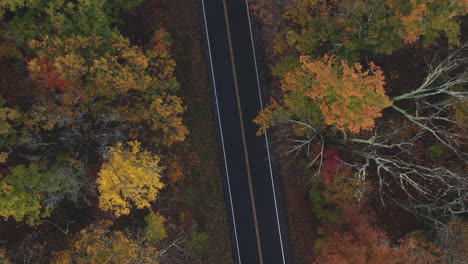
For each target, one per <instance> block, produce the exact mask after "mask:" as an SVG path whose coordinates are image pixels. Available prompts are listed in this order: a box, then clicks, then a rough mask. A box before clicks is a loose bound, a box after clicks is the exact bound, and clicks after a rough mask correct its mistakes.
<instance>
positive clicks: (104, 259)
mask: <svg viewBox="0 0 468 264" xmlns="http://www.w3.org/2000/svg"><path fill="white" fill-rule="evenodd" d="M137 252H138V243H137V242H136V241H134V240H131V239H129V238H128V237H127V236H125V234H124V233H123V232H120V231H114V232H112V231H109V230H108V229H107V228H105V226H102V225H99V224H92V225H90V226H89V227H87V228H85V229H83V230H81V231H80V233H79V234H78V235H77V236H76V237H75V240H74V242H73V247H72V248H71V249H68V250H63V251H60V252H57V253H55V254H54V256H53V259H52V263H54V264H72V263H74V264H115V263H119V264H133V263H136V260H137V258H138V254H137Z"/></svg>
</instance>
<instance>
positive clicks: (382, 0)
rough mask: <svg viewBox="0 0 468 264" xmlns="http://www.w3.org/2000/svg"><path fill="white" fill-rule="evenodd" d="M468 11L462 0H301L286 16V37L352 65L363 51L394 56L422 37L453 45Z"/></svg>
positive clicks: (302, 48)
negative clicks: (442, 39) (287, 23)
mask: <svg viewBox="0 0 468 264" xmlns="http://www.w3.org/2000/svg"><path fill="white" fill-rule="evenodd" d="M467 10H468V6H467V3H466V1H464V0H456V1H451V0H441V1H434V0H414V1H405V0H392V1H386V0H366V1H361V0H352V1H321V0H299V1H294V2H292V4H291V8H290V9H289V10H288V11H287V12H286V13H285V17H286V18H287V19H288V20H289V21H290V24H289V25H288V27H287V31H286V33H285V39H286V41H287V43H288V44H289V45H290V46H292V47H294V48H295V49H296V50H297V51H298V52H299V53H300V54H301V55H306V54H311V53H312V52H314V51H316V50H318V49H319V48H320V49H322V50H326V52H328V53H332V54H338V55H340V57H342V58H348V59H350V60H351V61H355V60H356V58H357V57H356V56H357V55H358V53H359V52H361V51H365V52H370V53H372V54H375V53H386V54H391V53H392V52H393V51H395V50H397V49H399V48H401V47H402V46H403V44H404V43H414V42H416V41H418V40H419V39H420V38H422V40H423V41H422V42H423V44H424V45H426V46H429V45H432V44H434V43H435V41H436V40H437V38H438V37H439V36H441V35H445V36H446V37H447V39H448V42H449V44H450V46H455V45H459V44H460V40H459V36H460V26H459V24H458V19H459V18H460V17H461V16H463V15H464V14H466V13H467Z"/></svg>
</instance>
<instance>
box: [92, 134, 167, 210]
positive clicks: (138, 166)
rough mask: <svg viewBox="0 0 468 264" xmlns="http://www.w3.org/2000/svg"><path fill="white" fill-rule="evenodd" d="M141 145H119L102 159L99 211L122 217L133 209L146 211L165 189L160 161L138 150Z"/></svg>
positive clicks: (98, 181) (99, 182)
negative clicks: (144, 209)
mask: <svg viewBox="0 0 468 264" xmlns="http://www.w3.org/2000/svg"><path fill="white" fill-rule="evenodd" d="M140 145H141V143H140V142H138V141H131V142H129V143H128V144H127V146H126V147H124V145H123V144H122V143H118V144H117V145H116V146H115V147H111V148H110V149H109V152H108V153H107V154H106V155H105V158H106V159H107V162H106V163H104V164H103V165H102V167H101V170H100V172H99V178H98V180H97V183H98V188H99V191H100V193H101V196H100V198H99V206H100V208H101V209H102V210H104V211H108V210H110V211H112V212H113V213H114V214H115V215H116V216H121V215H126V214H129V213H130V208H131V207H132V206H133V205H134V206H135V207H137V208H139V209H141V208H148V207H150V202H152V201H155V200H156V198H157V196H158V192H159V189H161V188H163V187H164V184H163V183H162V182H161V171H162V168H161V167H160V166H159V157H158V156H156V155H153V154H151V153H150V152H148V151H143V150H141V149H140Z"/></svg>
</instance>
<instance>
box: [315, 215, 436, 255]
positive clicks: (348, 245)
mask: <svg viewBox="0 0 468 264" xmlns="http://www.w3.org/2000/svg"><path fill="white" fill-rule="evenodd" d="M342 212H343V216H342V217H343V218H344V219H346V220H345V222H346V225H345V226H346V227H347V228H341V230H340V228H338V230H337V231H334V232H333V233H332V234H330V235H329V236H328V237H327V238H325V241H324V242H322V244H321V252H320V254H319V255H318V256H317V259H316V263H323V264H327V263H330V264H332V263H333V264H338V263H342V264H347V263H349V264H352V263H373V264H374V263H380V264H385V263H388V264H404V263H418V264H426V263H440V261H443V257H444V255H443V252H442V251H441V250H440V249H438V248H436V247H435V246H433V245H432V246H431V247H430V248H429V249H425V248H423V247H422V246H421V245H420V243H419V242H418V241H416V240H414V239H411V238H409V239H402V240H400V241H399V244H398V245H392V244H391V241H390V240H389V239H388V238H387V236H386V234H385V232H383V231H381V230H379V229H378V228H376V227H375V226H373V225H372V224H371V223H370V222H369V220H368V219H369V218H371V217H369V216H368V215H365V214H362V213H361V212H360V209H359V208H358V207H348V208H343V211H342Z"/></svg>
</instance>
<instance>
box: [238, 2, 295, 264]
mask: <svg viewBox="0 0 468 264" xmlns="http://www.w3.org/2000/svg"><path fill="white" fill-rule="evenodd" d="M245 4H246V7H247V17H248V19H249V31H250V41H251V42H252V51H253V57H254V63H255V74H256V76H257V88H258V95H259V98H260V108H261V110H263V102H262V93H261V91H260V79H259V77H258V67H257V56H256V54H255V44H254V40H253V35H252V23H251V21H250V12H249V2H248V0H245ZM265 142H266V147H267V154H268V165H269V166H270V178H271V188H272V189H273V198H274V200H275V210H276V222H277V224H278V233H279V238H280V244H281V256H282V257H283V264H286V260H285V257H284V247H283V236H282V234H281V227H280V221H279V214H278V205H277V202H276V191H275V181H274V179H273V170H272V167H271V158H270V147H269V145H268V135H267V132H266V131H265Z"/></svg>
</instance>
